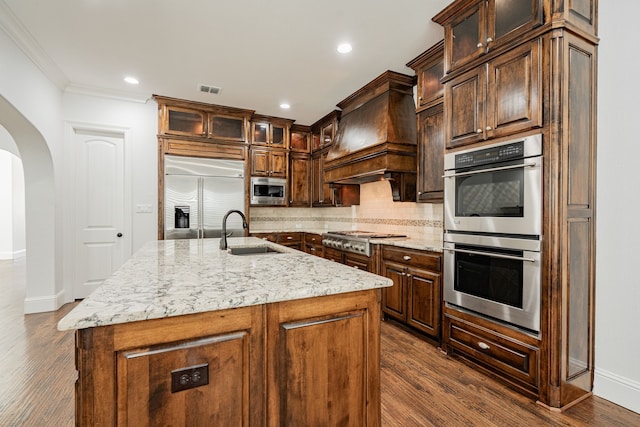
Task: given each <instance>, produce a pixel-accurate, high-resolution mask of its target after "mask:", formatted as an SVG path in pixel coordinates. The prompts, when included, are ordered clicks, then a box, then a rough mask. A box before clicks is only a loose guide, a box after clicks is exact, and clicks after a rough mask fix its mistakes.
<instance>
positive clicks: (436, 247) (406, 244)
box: [371, 237, 442, 253]
mask: <svg viewBox="0 0 640 427" xmlns="http://www.w3.org/2000/svg"><path fill="white" fill-rule="evenodd" d="M371 243H379V244H382V245H390V246H398V247H400V248H407V249H418V250H421V251H431V252H440V253H442V241H440V240H421V239H412V238H410V237H407V238H403V239H395V238H388V239H371Z"/></svg>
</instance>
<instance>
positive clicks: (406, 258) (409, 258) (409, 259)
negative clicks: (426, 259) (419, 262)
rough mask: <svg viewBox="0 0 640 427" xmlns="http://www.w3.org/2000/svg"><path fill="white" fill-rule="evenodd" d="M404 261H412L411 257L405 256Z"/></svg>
mask: <svg viewBox="0 0 640 427" xmlns="http://www.w3.org/2000/svg"><path fill="white" fill-rule="evenodd" d="M402 259H403V260H405V261H411V257H410V256H409V255H405V256H403V257H402Z"/></svg>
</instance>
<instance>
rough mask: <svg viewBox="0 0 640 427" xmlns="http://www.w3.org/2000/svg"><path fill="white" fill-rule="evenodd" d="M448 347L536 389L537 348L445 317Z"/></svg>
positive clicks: (538, 351)
mask: <svg viewBox="0 0 640 427" xmlns="http://www.w3.org/2000/svg"><path fill="white" fill-rule="evenodd" d="M445 328H447V331H446V332H447V335H448V345H449V346H450V347H452V348H453V349H455V350H457V351H459V352H461V353H463V354H465V355H466V356H469V357H470V358H471V359H475V360H476V361H478V362H480V363H481V364H483V365H485V366H489V367H491V368H493V369H496V370H498V371H500V372H503V373H504V374H507V375H508V376H509V377H511V378H512V379H515V380H517V382H519V383H525V384H530V385H532V386H534V387H537V386H538V361H539V356H540V354H539V353H540V349H538V348H537V347H532V346H529V345H527V344H524V343H521V342H518V341H516V340H514V339H513V338H510V337H507V336H504V335H501V334H496V333H494V332H492V331H490V330H488V329H485V328H480V327H477V326H475V325H473V324H470V323H467V322H465V321H462V320H459V319H455V318H450V317H447V318H446V320H445Z"/></svg>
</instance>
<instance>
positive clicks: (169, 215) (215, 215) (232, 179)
mask: <svg viewBox="0 0 640 427" xmlns="http://www.w3.org/2000/svg"><path fill="white" fill-rule="evenodd" d="M244 191H245V184H244V162H242V161H239V160H223V159H204V158H197V157H180V156H171V155H166V156H165V239H195V238H198V237H220V234H221V229H222V218H223V217H224V215H225V214H226V213H227V212H228V211H229V210H231V209H237V210H240V211H244V199H245V195H244ZM180 206H188V207H189V228H181V226H183V225H184V218H181V221H176V213H175V212H176V207H180ZM176 225H178V227H176ZM230 231H231V232H233V235H234V236H238V235H242V234H243V229H242V221H241V219H240V216H239V215H235V214H234V215H231V216H230V217H229V219H228V221H227V232H230Z"/></svg>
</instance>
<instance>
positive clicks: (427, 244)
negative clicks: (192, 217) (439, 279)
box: [251, 228, 442, 253]
mask: <svg viewBox="0 0 640 427" xmlns="http://www.w3.org/2000/svg"><path fill="white" fill-rule="evenodd" d="M331 231H332V230H325V229H308V228H307V229H303V230H301V229H296V230H277V231H251V233H260V234H269V233H294V232H296V233H315V234H323V233H331ZM371 243H374V244H380V245H391V246H398V247H401V248H407V249H417V250H421V251H431V252H440V253H442V239H416V238H413V237H411V236H407V237H402V238H397V239H396V238H384V239H371Z"/></svg>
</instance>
